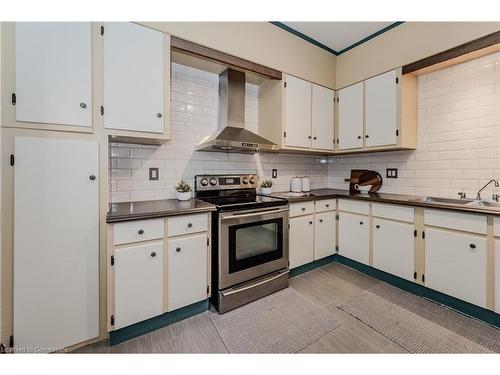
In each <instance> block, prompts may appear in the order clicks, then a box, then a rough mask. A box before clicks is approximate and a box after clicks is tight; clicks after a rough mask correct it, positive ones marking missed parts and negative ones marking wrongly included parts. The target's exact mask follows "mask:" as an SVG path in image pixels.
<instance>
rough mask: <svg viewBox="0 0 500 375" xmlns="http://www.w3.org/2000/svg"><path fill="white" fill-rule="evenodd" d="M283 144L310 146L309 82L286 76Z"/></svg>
mask: <svg viewBox="0 0 500 375" xmlns="http://www.w3.org/2000/svg"><path fill="white" fill-rule="evenodd" d="M285 131H286V137H285V144H286V145H287V146H292V147H304V148H310V147H311V83H310V82H307V81H304V80H302V79H300V78H296V77H293V76H289V75H287V76H286V88H285Z"/></svg>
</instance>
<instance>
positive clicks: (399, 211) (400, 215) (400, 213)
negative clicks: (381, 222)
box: [372, 203, 415, 223]
mask: <svg viewBox="0 0 500 375" xmlns="http://www.w3.org/2000/svg"><path fill="white" fill-rule="evenodd" d="M372 216H376V217H383V218H385V219H392V220H399V221H406V222H408V223H413V222H414V221H415V210H414V209H413V207H406V206H397V205H393V204H380V203H372Z"/></svg>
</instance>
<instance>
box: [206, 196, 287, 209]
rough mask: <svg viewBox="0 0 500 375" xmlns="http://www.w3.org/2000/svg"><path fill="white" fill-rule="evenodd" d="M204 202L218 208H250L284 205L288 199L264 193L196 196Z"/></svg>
mask: <svg viewBox="0 0 500 375" xmlns="http://www.w3.org/2000/svg"><path fill="white" fill-rule="evenodd" d="M197 198H198V199H201V200H202V201H204V202H207V203H210V204H213V205H215V206H217V208H218V209H223V210H232V209H250V208H258V207H273V206H282V205H286V204H287V203H288V201H287V200H286V199H282V198H273V197H268V196H264V195H257V194H247V195H230V196H216V197H197Z"/></svg>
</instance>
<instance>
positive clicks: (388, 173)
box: [385, 168, 398, 178]
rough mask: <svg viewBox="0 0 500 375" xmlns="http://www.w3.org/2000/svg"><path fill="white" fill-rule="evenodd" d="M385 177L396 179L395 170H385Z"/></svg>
mask: <svg viewBox="0 0 500 375" xmlns="http://www.w3.org/2000/svg"><path fill="white" fill-rule="evenodd" d="M385 177H387V178H398V169H397V168H387V169H386V172H385Z"/></svg>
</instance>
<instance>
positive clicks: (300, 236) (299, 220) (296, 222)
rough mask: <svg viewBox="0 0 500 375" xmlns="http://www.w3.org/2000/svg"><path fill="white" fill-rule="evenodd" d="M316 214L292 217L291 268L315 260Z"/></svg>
mask: <svg viewBox="0 0 500 375" xmlns="http://www.w3.org/2000/svg"><path fill="white" fill-rule="evenodd" d="M313 243H314V215H306V216H300V217H293V218H291V219H290V230H289V241H288V244H289V245H288V246H289V253H290V254H289V257H290V269H292V268H295V267H298V266H301V265H303V264H306V263H310V262H312V261H313V260H314V247H313Z"/></svg>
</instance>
